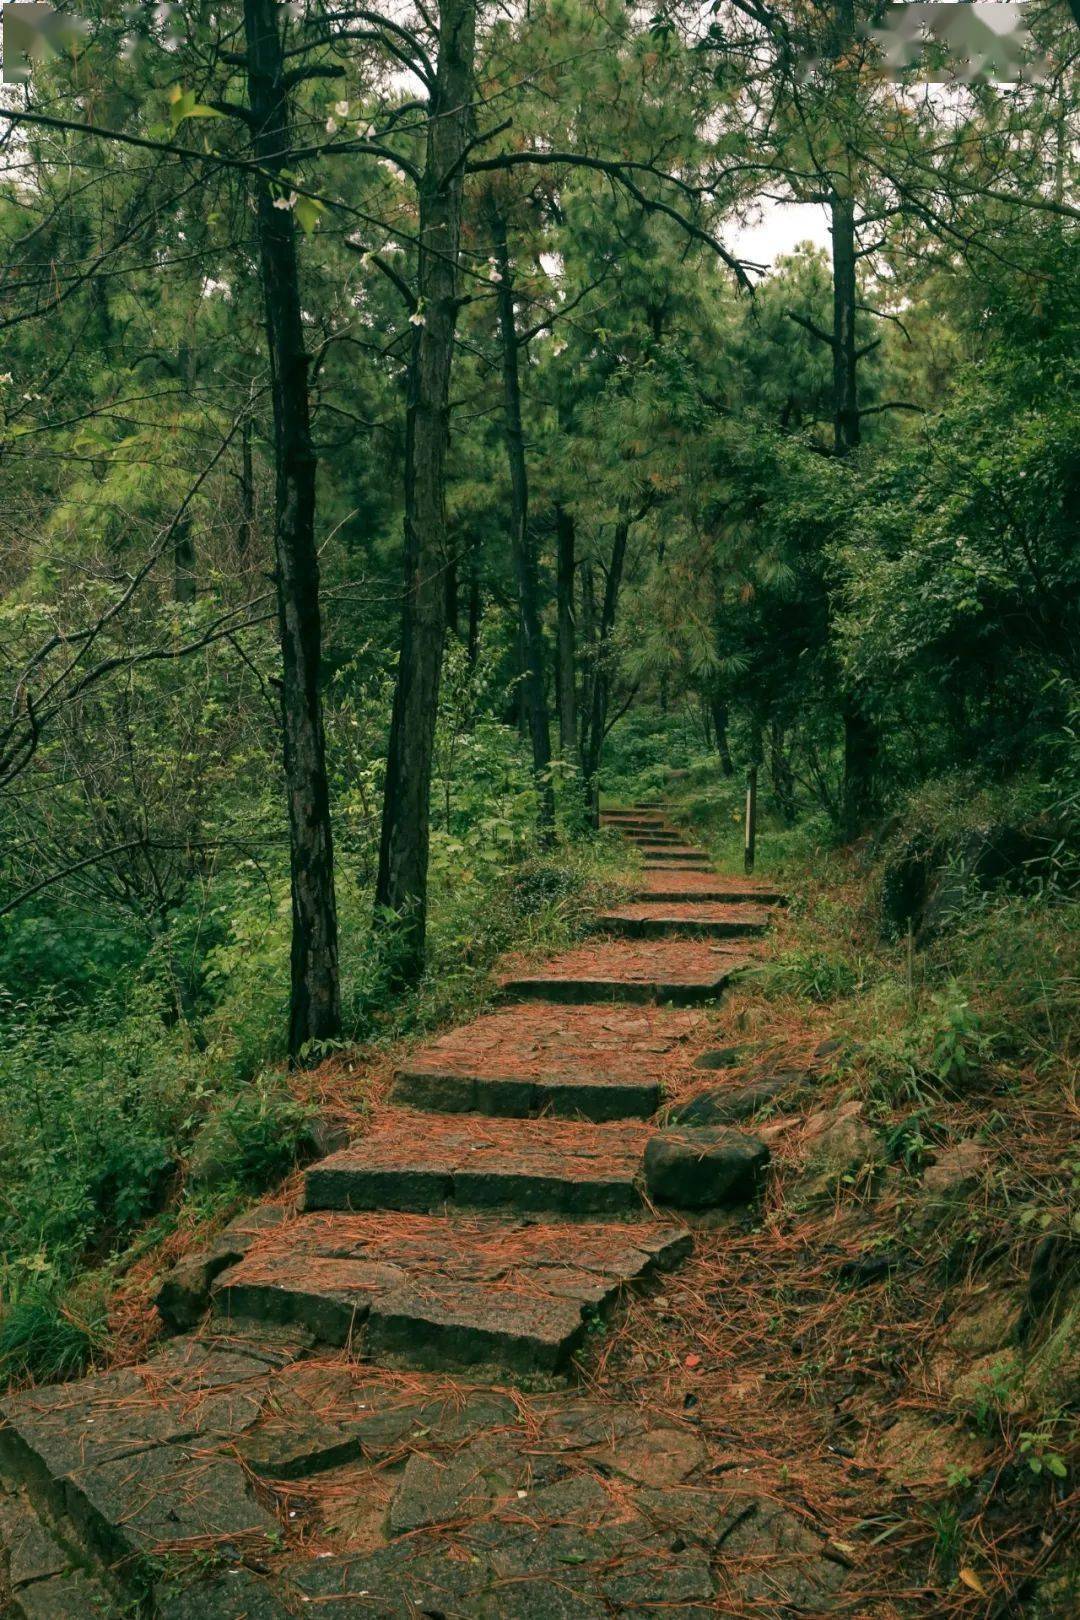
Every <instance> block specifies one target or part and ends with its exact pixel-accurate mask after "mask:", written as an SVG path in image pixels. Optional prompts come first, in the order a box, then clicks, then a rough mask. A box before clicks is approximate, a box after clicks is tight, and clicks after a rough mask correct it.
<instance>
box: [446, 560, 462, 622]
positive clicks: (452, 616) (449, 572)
mask: <svg viewBox="0 0 1080 1620" xmlns="http://www.w3.org/2000/svg"><path fill="white" fill-rule="evenodd" d="M446 627H447V629H448V630H449V631H450V634H451V635H453V636H456V635H457V634H458V629H459V627H458V565H457V558H456V557H451V558H450V560H449V562H448V563H447V565H446Z"/></svg>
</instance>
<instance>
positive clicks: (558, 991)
mask: <svg viewBox="0 0 1080 1620" xmlns="http://www.w3.org/2000/svg"><path fill="white" fill-rule="evenodd" d="M747 965H748V964H747V961H746V959H745V958H735V959H734V960H733V961H732V963H731V965H730V966H729V967H728V968H726V969H724V970H723V971H722V972H721V973H720V974H719V975H718V977H717V978H716V979H715V980H714V981H712V982H711V983H709V984H705V985H702V984H689V983H687V982H686V981H682V982H681V983H680V982H679V981H677V980H671V981H668V980H653V981H638V980H629V979H600V978H596V979H586V978H575V979H561V978H553V977H549V976H546V975H544V974H534V975H532V976H523V977H521V978H517V979H504V980H502V981H501V989H502V991H503V993H504V994H505V995H507V996H512V997H514V998H515V999H517V1000H519V1001H555V1002H561V1003H562V1004H563V1005H571V1006H581V1005H584V1004H587V1003H589V1002H593V1001H622V1002H629V1003H630V1004H632V1005H634V1006H643V1005H648V1004H651V1003H653V1002H655V1003H657V1004H659V1005H663V1006H668V1007H703V1006H707V1005H708V1004H709V1003H710V1002H713V1001H716V1000H718V998H719V997H720V996H721V995H722V994H723V992H724V989H725V988H726V986H727V985H728V984H729V983H730V981H731V979H732V978H733V977H734V976H735V974H736V973H739V972H741V971H742V970H743V969H744V968H746V967H747Z"/></svg>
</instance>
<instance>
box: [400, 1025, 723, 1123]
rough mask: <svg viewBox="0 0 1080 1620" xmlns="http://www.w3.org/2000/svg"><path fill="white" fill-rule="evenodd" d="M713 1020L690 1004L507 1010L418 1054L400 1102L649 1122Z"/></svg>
mask: <svg viewBox="0 0 1080 1620" xmlns="http://www.w3.org/2000/svg"><path fill="white" fill-rule="evenodd" d="M707 1027H708V1026H707V1022H706V1020H705V1018H704V1016H703V1015H702V1014H701V1013H700V1012H695V1011H693V1010H691V1009H688V1008H685V1009H684V1008H672V1007H664V1008H660V1007H642V1008H640V1009H634V1010H633V1011H628V1010H624V1009H620V1008H617V1007H594V1006H578V1007H575V1006H566V1005H547V1004H545V1003H543V1002H528V1003H525V1004H524V1005H520V1006H515V1007H505V1008H501V1009H500V1010H499V1011H497V1012H494V1013H489V1014H487V1015H485V1016H484V1017H482V1018H477V1019H474V1020H473V1022H472V1023H469V1024H464V1025H461V1026H460V1027H459V1028H457V1029H453V1030H451V1031H450V1032H449V1033H448V1034H446V1035H444V1036H442V1037H440V1039H439V1040H437V1041H434V1042H433V1043H432V1044H431V1045H430V1046H427V1047H424V1049H423V1050H422V1051H420V1052H418V1053H416V1054H415V1055H414V1056H412V1057H410V1059H409V1060H408V1063H407V1065H406V1066H404V1067H402V1068H401V1069H399V1071H398V1073H397V1075H396V1077H395V1081H394V1087H393V1091H392V1093H391V1100H392V1101H394V1102H397V1103H402V1104H405V1105H407V1106H409V1107H412V1108H424V1109H438V1110H440V1111H442V1112H444V1113H480V1114H492V1115H507V1116H524V1115H533V1114H544V1115H556V1116H562V1117H575V1116H580V1117H582V1118H585V1119H591V1120H610V1119H645V1118H648V1116H649V1115H650V1114H652V1113H654V1112H655V1110H656V1109H657V1108H658V1107H659V1105H660V1101H661V1087H662V1085H663V1083H664V1081H665V1079H670V1076H671V1072H672V1069H673V1068H676V1069H678V1070H680V1071H681V1070H682V1069H683V1068H684V1067H685V1066H686V1065H688V1064H689V1062H690V1061H691V1059H692V1056H693V1051H692V1046H691V1043H692V1042H693V1041H694V1040H695V1038H696V1039H698V1040H701V1039H705V1038H707V1037H706V1035H705V1031H706V1029H707Z"/></svg>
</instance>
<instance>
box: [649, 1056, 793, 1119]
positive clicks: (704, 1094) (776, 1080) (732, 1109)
mask: <svg viewBox="0 0 1080 1620" xmlns="http://www.w3.org/2000/svg"><path fill="white" fill-rule="evenodd" d="M801 1078H802V1076H801V1075H799V1074H797V1073H795V1072H794V1071H790V1070H786V1071H784V1072H782V1073H780V1074H776V1075H772V1076H770V1078H768V1079H765V1080H755V1081H754V1082H753V1083H752V1084H750V1085H747V1086H708V1087H705V1088H703V1089H702V1090H701V1091H695V1092H694V1093H693V1095H692V1096H689V1097H686V1098H684V1099H683V1100H682V1101H681V1102H677V1103H674V1104H672V1106H671V1108H669V1109H668V1111H667V1113H666V1115H665V1117H664V1124H665V1126H667V1125H693V1126H701V1125H734V1124H736V1123H737V1122H738V1121H739V1120H740V1119H749V1117H750V1115H751V1114H756V1113H757V1111H758V1109H759V1108H764V1107H765V1105H766V1103H770V1102H773V1101H774V1100H775V1099H776V1098H777V1097H780V1096H782V1095H783V1094H784V1092H786V1091H789V1090H790V1089H791V1087H792V1086H793V1085H795V1084H797V1082H798V1081H799V1080H800V1079H801Z"/></svg>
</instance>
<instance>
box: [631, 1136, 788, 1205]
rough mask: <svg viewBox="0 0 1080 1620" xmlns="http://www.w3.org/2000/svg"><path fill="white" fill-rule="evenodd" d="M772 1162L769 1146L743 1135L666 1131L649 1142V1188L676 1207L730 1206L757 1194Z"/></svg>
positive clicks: (646, 1165)
mask: <svg viewBox="0 0 1080 1620" xmlns="http://www.w3.org/2000/svg"><path fill="white" fill-rule="evenodd" d="M768 1162H769V1150H768V1148H767V1147H766V1146H765V1143H764V1142H762V1141H761V1140H759V1138H758V1137H756V1136H748V1135H746V1134H745V1133H744V1132H742V1131H732V1130H724V1129H720V1128H710V1129H702V1130H694V1129H686V1128H684V1129H679V1130H673V1131H665V1132H663V1133H662V1134H660V1135H657V1136H654V1137H652V1138H651V1140H650V1141H649V1142H648V1143H647V1144H646V1147H645V1185H646V1187H647V1189H648V1192H649V1196H650V1197H651V1198H654V1199H655V1200H656V1201H657V1202H658V1203H662V1204H673V1205H674V1206H675V1207H676V1208H678V1209H716V1208H731V1207H733V1206H735V1205H737V1204H745V1203H748V1202H749V1201H750V1200H751V1199H752V1198H753V1197H754V1196H755V1194H756V1193H757V1191H758V1189H759V1187H760V1185H761V1179H762V1176H763V1175H764V1172H765V1168H766V1166H767V1165H768Z"/></svg>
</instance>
